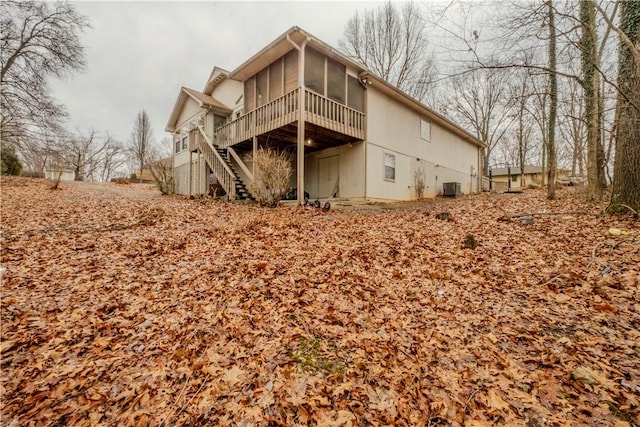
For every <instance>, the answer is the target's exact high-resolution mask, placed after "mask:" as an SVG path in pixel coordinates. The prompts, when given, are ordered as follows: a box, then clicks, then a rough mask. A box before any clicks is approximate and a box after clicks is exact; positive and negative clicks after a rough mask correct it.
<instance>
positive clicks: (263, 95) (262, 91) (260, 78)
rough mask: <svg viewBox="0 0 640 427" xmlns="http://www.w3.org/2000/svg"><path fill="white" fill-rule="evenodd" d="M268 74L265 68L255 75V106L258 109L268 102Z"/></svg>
mask: <svg viewBox="0 0 640 427" xmlns="http://www.w3.org/2000/svg"><path fill="white" fill-rule="evenodd" d="M268 73H269V69H268V68H265V69H263V70H261V71H260V72H259V73H258V74H256V101H257V103H256V106H257V107H259V106H261V105H263V104H266V103H267V102H268V95H267V93H268V90H269V81H268V77H269V76H268Z"/></svg>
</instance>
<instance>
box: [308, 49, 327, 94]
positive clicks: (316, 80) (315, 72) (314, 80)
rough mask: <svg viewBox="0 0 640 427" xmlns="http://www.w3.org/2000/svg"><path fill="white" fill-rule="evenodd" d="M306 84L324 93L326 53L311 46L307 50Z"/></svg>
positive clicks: (315, 90)
mask: <svg viewBox="0 0 640 427" xmlns="http://www.w3.org/2000/svg"><path fill="white" fill-rule="evenodd" d="M304 84H305V86H306V87H307V88H309V89H311V90H312V91H314V92H317V93H319V94H320V95H324V55H322V54H321V53H320V52H317V51H315V50H313V49H311V48H309V47H307V49H306V50H305V60H304Z"/></svg>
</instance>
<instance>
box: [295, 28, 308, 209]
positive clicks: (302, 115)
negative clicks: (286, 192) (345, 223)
mask: <svg viewBox="0 0 640 427" xmlns="http://www.w3.org/2000/svg"><path fill="white" fill-rule="evenodd" d="M306 46H307V40H306V39H305V40H304V41H303V42H302V44H301V45H300V47H299V48H298V86H299V88H300V93H299V95H300V99H299V101H298V141H297V142H298V150H297V156H296V157H297V161H298V163H297V186H298V187H297V192H298V204H299V205H303V204H304V123H305V120H306V106H305V102H304V101H305V86H304V51H305V47H306Z"/></svg>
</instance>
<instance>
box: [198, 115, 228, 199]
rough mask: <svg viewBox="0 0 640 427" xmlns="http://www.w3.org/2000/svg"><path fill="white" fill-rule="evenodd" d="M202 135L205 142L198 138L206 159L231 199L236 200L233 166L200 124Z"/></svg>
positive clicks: (199, 128)
mask: <svg viewBox="0 0 640 427" xmlns="http://www.w3.org/2000/svg"><path fill="white" fill-rule="evenodd" d="M198 130H199V131H200V136H201V137H202V138H203V139H204V143H203V142H201V140H200V138H198V142H199V143H198V148H199V149H200V151H201V152H202V154H204V158H205V161H206V162H207V163H209V166H210V167H211V169H212V170H213V174H214V175H215V176H216V178H217V179H218V181H219V182H220V184H222V186H223V187H224V190H225V191H226V192H227V197H228V199H229V200H235V198H236V175H235V174H234V173H233V171H232V170H231V168H230V167H229V166H228V165H227V162H226V161H225V160H224V159H223V158H222V156H221V155H220V153H218V151H217V150H216V149H215V148H213V143H212V142H211V140H209V137H208V136H207V133H206V132H205V131H204V128H203V127H202V126H198Z"/></svg>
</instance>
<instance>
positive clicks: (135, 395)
mask: <svg viewBox="0 0 640 427" xmlns="http://www.w3.org/2000/svg"><path fill="white" fill-rule="evenodd" d="M0 185H1V187H0V190H1V192H2V194H1V196H2V206H1V209H0V216H1V218H0V247H2V251H1V252H0V265H2V267H3V268H5V269H6V270H3V273H2V300H1V301H0V318H1V319H2V337H1V340H0V350H1V353H2V375H1V376H0V392H1V394H2V399H0V417H1V419H0V424H2V425H5V424H6V425H63V424H64V425H89V424H90V425H97V426H117V425H136V424H137V425H160V424H163V425H192V426H209V425H239V426H240V425H247V426H249V425H258V426H262V425H281V426H284V425H301V426H303V425H327V426H334V425H335V426H341V425H344V426H350V425H352V426H356V425H363V424H368V425H392V424H395V425H428V424H429V422H431V423H432V425H434V424H435V423H436V422H438V423H440V424H444V423H450V424H451V425H476V426H484V425H544V424H548V425H587V426H588V425H616V423H618V425H620V426H621V427H622V426H624V425H625V423H629V424H632V422H631V421H624V420H636V419H638V417H640V409H639V406H638V396H637V386H638V384H640V367H639V366H638V358H637V355H638V347H637V343H638V342H640V332H639V330H638V325H639V324H640V317H639V316H640V314H639V313H640V288H639V286H640V280H639V279H638V278H639V277H640V240H638V238H637V236H640V233H639V232H638V231H639V227H638V223H637V221H635V220H634V219H633V218H632V217H631V216H612V217H609V216H599V215H598V213H599V212H600V210H601V209H602V206H597V205H594V204H587V203H584V202H583V200H584V194H581V193H580V192H579V190H578V189H562V190H558V199H557V200H553V201H549V200H547V199H546V197H545V194H544V192H542V191H525V192H524V193H522V194H517V195H512V194H479V195H474V196H469V197H464V198H461V199H457V200H443V199H435V200H429V201H421V202H411V203H394V204H386V205H380V204H366V203H362V204H358V203H356V202H354V203H350V204H351V205H352V206H349V207H341V206H340V203H336V204H335V205H334V206H332V209H331V211H330V212H329V213H327V214H326V215H315V214H314V213H313V212H311V211H306V210H304V209H297V208H293V207H285V208H278V209H273V210H265V209H260V208H257V207H254V206H251V205H241V204H234V203H224V202H211V203H201V202H200V201H198V200H189V199H188V198H186V197H182V196H165V197H162V196H160V195H159V194H158V192H157V191H155V190H154V189H153V188H152V187H151V186H146V185H140V186H138V185H129V186H116V185H112V184H98V183H68V184H64V185H63V189H62V190H60V191H55V192H51V191H48V190H47V183H46V182H45V181H43V180H37V179H25V178H11V177H4V176H3V177H0ZM123 187H126V188H123ZM542 210H544V211H546V212H582V213H576V214H572V219H571V220H566V219H563V218H562V216H561V215H541V216H539V217H536V221H535V223H534V224H531V225H528V226H526V227H525V226H523V225H522V224H520V223H519V221H515V220H514V221H502V222H498V221H497V220H496V218H497V217H499V216H503V215H504V214H505V213H506V214H507V215H511V214H519V213H522V212H537V211H542ZM443 211H446V212H450V213H451V215H452V217H453V218H455V219H456V222H447V221H439V220H437V219H436V218H435V213H436V212H443ZM610 228H616V229H620V230H628V231H629V234H628V235H626V236H619V237H614V236H611V235H609V233H608V232H607V231H608V230H609V229H610ZM496 230H500V232H499V233H496ZM469 234H471V235H473V236H474V237H475V238H476V239H477V240H478V241H480V242H482V246H481V249H482V250H479V249H480V247H479V248H478V249H476V250H475V251H468V250H465V249H463V248H462V247H461V245H460V242H462V241H464V239H465V236H467V235H469ZM302 339H304V340H306V341H305V345H301V340H302ZM301 365H304V366H306V367H307V368H312V369H308V370H306V371H305V370H303V369H301ZM576 368H582V369H583V370H584V369H588V372H589V374H590V375H591V378H593V380H594V381H595V382H594V383H593V384H587V383H585V382H583V381H580V380H575V379H572V373H573V372H574V370H575V369H576ZM579 377H580V376H579Z"/></svg>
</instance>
